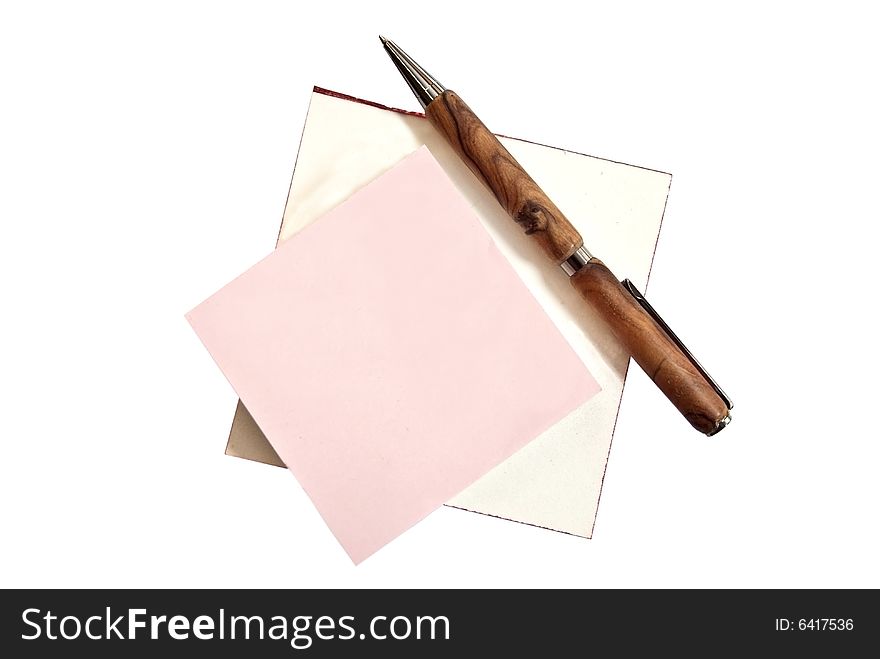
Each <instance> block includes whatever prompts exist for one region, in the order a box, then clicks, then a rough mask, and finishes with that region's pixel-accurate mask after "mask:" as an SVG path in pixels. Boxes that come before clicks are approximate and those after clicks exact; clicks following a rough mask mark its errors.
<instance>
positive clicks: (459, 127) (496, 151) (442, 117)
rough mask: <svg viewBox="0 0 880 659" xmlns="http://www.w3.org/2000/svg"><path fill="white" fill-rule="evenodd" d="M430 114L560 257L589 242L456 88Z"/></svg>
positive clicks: (529, 230) (523, 221)
mask: <svg viewBox="0 0 880 659" xmlns="http://www.w3.org/2000/svg"><path fill="white" fill-rule="evenodd" d="M425 115H426V116H427V117H428V119H429V120H430V121H431V123H432V124H433V125H434V126H435V127H436V128H437V129H438V130H439V131H440V132H441V133H443V135H445V136H446V139H447V140H448V141H449V143H450V144H451V145H452V147H453V148H454V149H455V150H456V151H457V152H458V154H459V156H461V158H462V160H464V162H465V163H466V164H467V166H468V167H469V168H470V169H471V171H472V172H473V173H474V174H476V175H477V177H478V178H480V179H482V181H483V182H484V183H485V184H486V185H487V186H488V187H489V189H490V190H491V191H492V192H493V194H494V195H495V197H496V198H497V199H498V201H499V202H500V203H501V205H502V206H503V207H504V209H505V210H506V211H507V212H508V213H509V214H510V216H511V217H512V218H513V219H514V220H515V221H516V222H517V223H518V224H519V225H520V226H521V227H522V228H523V230H524V231H525V232H526V234H528V235H529V236H531V237H533V238H534V239H535V240H537V241H538V243H539V244H540V245H541V247H542V249H543V250H544V252H545V253H546V254H547V256H549V257H550V258H551V259H553V261H554V262H555V263H557V264H559V263H562V262H563V261H565V260H566V259H567V258H568V257H569V256H571V255H572V254H574V253H575V252H576V251H577V250H578V249H579V248H580V247H581V246H582V245H583V240H582V239H581V236H580V234H579V233H578V232H577V230H576V229H575V228H574V227H573V226H572V225H571V223H570V222H569V221H568V220H567V219H566V218H565V215H563V214H562V211H560V210H559V209H558V208H557V207H556V205H555V204H554V203H553V202H552V201H550V199H549V198H548V197H547V195H546V194H544V191H543V190H541V188H540V187H539V186H538V184H537V183H535V181H534V180H532V178H531V177H530V176H529V175H528V174H527V173H526V171H525V170H524V169H523V168H522V166H521V165H520V164H519V163H518V162H517V161H516V159H515V158H514V157H513V156H512V155H510V152H509V151H508V150H507V149H505V148H504V146H503V145H502V144H501V142H499V141H498V138H497V137H495V135H494V134H493V133H492V131H490V130H489V129H488V128H486V126H485V125H484V124H483V122H482V121H480V120H479V118H478V117H477V116H476V115H475V114H474V113H473V112H472V111H471V109H470V108H469V107H468V106H467V105H466V104H465V102H464V101H462V100H461V98H459V97H458V95H457V94H456V93H455V92H452V91H448V90H447V91H445V92H443V93H442V94H441V95H440V96H438V97H437V98H436V99H434V100H433V101H432V102H431V103H430V104H429V105H428V107H427V108H426V109H425Z"/></svg>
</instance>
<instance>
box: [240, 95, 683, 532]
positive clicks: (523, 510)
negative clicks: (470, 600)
mask: <svg viewBox="0 0 880 659" xmlns="http://www.w3.org/2000/svg"><path fill="white" fill-rule="evenodd" d="M502 142H503V143H504V145H505V146H506V147H507V148H508V149H509V150H510V152H511V153H512V154H513V156H514V157H515V158H517V160H519V162H520V163H521V164H522V165H523V166H524V167H525V168H526V169H527V170H528V171H529V173H530V174H531V175H532V176H533V177H534V178H535V180H536V181H537V182H538V183H539V185H541V186H542V187H543V188H544V190H545V191H546V192H547V194H548V195H549V196H550V197H551V198H552V199H553V200H554V201H555V202H556V204H557V205H558V206H559V207H560V209H562V211H563V212H564V213H565V214H566V216H567V217H568V218H569V219H570V220H571V222H572V223H573V224H574V225H575V227H576V228H577V229H578V230H579V231H580V232H581V235H583V237H584V242H585V244H586V246H587V247H588V248H589V249H590V250H591V251H592V252H593V253H595V254H598V255H600V257H601V258H602V259H603V261H605V263H606V264H608V266H609V267H610V268H611V269H612V270H613V271H614V272H618V273H625V276H627V277H629V278H630V279H631V280H632V281H633V282H634V283H635V284H636V286H638V287H639V288H641V289H642V290H644V288H645V286H646V284H647V279H648V274H649V272H650V268H651V261H652V259H653V254H654V247H655V245H656V242H657V237H658V234H659V230H660V224H661V221H662V218H663V211H664V208H665V205H666V198H667V194H668V191H669V185H670V182H671V178H672V177H671V175H670V174H666V173H663V172H658V171H654V170H650V169H645V168H641V167H634V166H631V165H625V164H621V163H617V162H612V161H609V160H603V159H600V158H594V157H591V156H586V155H582V154H576V153H572V152H570V151H565V150H562V149H556V148H552V147H548V146H543V145H539V144H534V143H531V142H526V141H522V140H517V139H511V138H502ZM423 144H424V145H427V147H428V148H429V149H430V150H431V152H432V154H433V155H434V156H435V157H436V158H437V160H438V161H439V162H440V164H441V165H442V166H443V168H444V170H445V171H446V172H447V174H448V175H449V176H450V178H452V180H453V181H454V183H455V184H456V186H457V187H458V188H459V190H460V191H461V192H462V193H463V194H464V196H465V197H466V198H467V199H468V201H469V202H470V203H471V204H472V206H473V208H474V209H475V211H476V213H477V215H478V216H479V218H480V220H481V221H482V222H483V223H484V224H485V226H486V228H487V230H488V231H489V233H490V234H491V235H492V237H493V238H494V240H495V241H496V243H497V245H498V247H499V249H500V250H501V252H502V254H504V256H505V257H506V258H507V259H508V260H509V261H510V263H511V264H512V265H513V267H514V269H515V270H516V271H517V273H518V274H519V276H520V277H521V278H522V280H523V281H524V282H525V284H526V286H527V287H528V288H529V290H530V291H531V292H532V294H533V295H534V296H535V298H536V299H537V300H538V302H539V303H540V304H541V306H542V307H543V308H544V310H545V311H546V312H547V314H548V315H549V316H550V318H551V319H552V320H553V321H554V323H556V325H557V327H559V329H560V331H561V332H562V334H563V336H565V338H566V339H567V340H568V341H569V343H570V344H571V345H572V347H573V348H574V350H575V352H576V353H577V354H578V356H579V357H580V358H581V359H582V360H583V361H584V363H585V364H586V365H587V367H588V368H589V370H590V372H591V373H593V375H594V376H595V378H596V379H597V381H598V382H599V384H600V385H601V387H602V391H601V392H600V393H599V394H597V395H596V396H594V397H593V398H592V399H590V400H589V401H588V402H587V403H585V404H584V405H582V406H581V407H579V408H578V409H576V410H575V411H574V412H573V413H571V414H570V415H569V416H567V417H566V418H565V419H563V420H562V421H561V422H559V423H557V424H556V425H555V426H553V427H552V428H550V429H548V430H547V431H545V432H544V433H542V434H541V435H540V436H539V437H538V438H537V439H536V440H535V441H533V442H531V443H530V444H528V445H527V446H526V447H525V448H523V449H522V450H520V451H519V452H518V453H516V454H514V455H513V456H512V457H511V458H509V459H508V460H506V461H505V462H504V463H502V464H501V465H499V466H498V467H496V468H495V469H494V470H492V471H491V472H489V473H488V474H486V475H485V476H484V477H483V478H481V479H480V480H479V481H477V482H476V483H474V484H473V485H472V486H471V487H469V488H468V489H467V490H465V491H464V492H462V493H461V494H460V495H458V496H457V497H455V498H454V499H453V500H451V501H449V502H448V504H449V505H452V506H455V507H459V508H463V509H466V510H471V511H474V512H480V513H484V514H488V515H493V516H497V517H502V518H505V519H510V520H513V521H517V522H522V523H526V524H533V525H536V526H541V527H545V528H549V529H553V530H557V531H562V532H566V533H571V534H574V535H578V536H583V537H591V535H592V529H593V525H594V521H595V517H596V511H597V507H598V502H599V495H600V491H601V487H602V479H603V476H604V473H605V465H606V463H607V459H608V452H609V449H610V447H611V439H612V435H613V432H614V424H615V421H616V418H617V410H618V406H619V404H620V397H621V395H622V393H623V382H624V377H625V374H626V368H627V363H628V359H627V356H626V355H625V354H623V352H622V351H621V350H620V349H619V347H618V346H617V345H616V344H615V342H614V341H613V339H612V338H611V336H610V335H609V334H608V332H607V330H605V328H604V327H603V326H602V325H601V323H600V322H599V320H598V319H597V318H595V317H594V316H593V315H592V313H591V312H590V310H589V309H587V307H586V305H584V304H583V302H582V300H581V299H580V298H579V296H578V295H577V293H576V292H575V291H574V290H573V289H572V288H571V287H570V285H569V284H568V282H567V280H566V277H565V275H564V273H563V272H562V271H561V270H560V269H559V268H558V267H556V266H554V265H553V264H550V263H548V262H547V260H546V258H545V257H544V256H543V254H541V253H540V252H539V250H538V248H537V247H536V246H535V245H534V244H532V242H531V241H530V240H529V239H528V237H527V236H525V235H523V234H522V232H521V231H520V229H519V227H518V226H516V224H515V223H513V222H511V221H510V219H509V218H508V217H507V216H506V215H505V213H504V211H503V210H502V209H501V208H500V206H499V205H498V203H497V201H496V200H495V199H494V197H492V195H491V193H489V192H488V190H486V189H485V188H484V187H483V186H482V184H480V183H479V182H478V181H477V180H476V178H475V177H474V176H473V174H471V172H470V171H469V170H468V169H467V167H466V166H465V165H463V164H462V162H461V160H460V159H459V158H458V157H457V156H456V155H455V153H454V152H453V151H452V149H451V148H450V147H449V146H448V145H447V144H446V143H445V142H444V141H443V140H442V138H441V137H440V136H439V134H438V133H437V132H436V131H435V130H434V129H433V128H432V127H431V126H430V125H429V124H428V122H427V121H426V120H425V119H424V118H423V117H422V116H420V115H414V114H411V113H405V112H401V111H396V110H392V109H388V108H384V107H381V106H376V105H375V104H370V103H367V102H363V101H358V100H356V99H352V98H350V97H345V96H343V95H340V94H336V93H335V92H328V91H325V90H321V89H317V88H316V89H315V92H314V93H313V94H312V98H311V103H310V106H309V112H308V116H307V118H306V124H305V128H304V130H303V135H302V141H301V143H300V149H299V154H298V156H297V162H296V167H295V171H294V174H293V178H292V181H291V186H290V194H289V196H288V201H287V206H286V208H285V211H284V217H283V220H282V225H281V231H280V234H279V242H280V241H283V240H285V239H287V238H289V237H290V236H292V235H294V234H295V233H296V232H297V231H299V230H300V229H302V228H303V227H305V226H306V225H308V224H309V223H310V222H312V221H314V220H316V219H318V218H319V217H321V216H322V215H323V214H324V213H326V212H327V211H329V210H330V209H332V208H333V207H335V206H336V205H338V204H339V203H341V202H342V201H344V200H345V199H346V198H348V197H349V196H350V195H351V194H352V193H353V192H355V191H356V190H358V189H360V188H361V187H363V186H364V185H366V184H367V183H368V182H370V181H371V180H373V179H374V178H375V177H376V176H378V175H379V174H381V173H382V172H384V171H386V170H387V169H389V168H391V167H392V166H393V165H394V164H395V163H397V162H398V161H399V160H400V159H401V158H403V157H404V156H406V155H407V154H409V153H411V152H413V151H414V150H416V149H417V148H419V147H420V146H421V145H423ZM414 220H415V218H414ZM415 248H416V249H417V246H416V247H415ZM367 256H368V255H365V258H366V257H367ZM336 265H338V266H339V267H345V264H336ZM425 267H430V263H426V264H425ZM226 453H227V454H228V455H232V456H236V457H241V458H247V459H250V460H256V461H259V462H265V463H267V464H275V465H279V466H282V465H283V463H282V462H281V460H280V458H279V457H278V455H277V454H276V453H275V451H274V450H273V449H272V447H271V446H270V445H269V443H268V441H267V440H266V438H265V437H264V436H263V434H262V432H261V431H260V429H259V427H258V426H257V425H256V423H255V422H254V421H253V419H252V418H251V416H250V414H249V413H248V412H247V410H246V409H245V408H244V406H243V405H242V404H241V402H239V404H238V407H237V409H236V412H235V416H234V419H233V424H232V429H231V432H230V435H229V441H228V444H227V447H226Z"/></svg>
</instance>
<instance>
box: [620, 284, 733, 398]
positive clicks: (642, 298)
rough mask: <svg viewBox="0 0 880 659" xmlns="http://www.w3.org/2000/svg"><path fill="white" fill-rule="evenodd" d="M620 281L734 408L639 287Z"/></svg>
mask: <svg viewBox="0 0 880 659" xmlns="http://www.w3.org/2000/svg"><path fill="white" fill-rule="evenodd" d="M620 283H621V284H623V287H624V288H625V289H626V290H627V292H628V293H629V294H630V295H632V296H633V297H634V298H635V300H636V302H638V303H639V304H640V305H641V307H642V308H643V309H644V310H645V311H647V312H648V314H649V315H650V316H651V318H653V319H654V320H656V321H657V324H658V325H660V327H662V328H663V331H664V332H666V334H667V335H669V338H670V339H672V342H673V343H674V344H675V345H676V346H678V348H679V349H680V350H681V351H682V352H683V353H684V356H685V357H687V358H688V360H690V362H691V364H693V365H694V368H696V369H697V371H699V373H700V375H702V376H703V377H704V378H706V382H708V383H709V384H710V385H711V386H712V388H713V389H714V390H715V393H716V394H718V396H719V398H721V400H723V401H724V404H725V405H727V409H728V410H730V409H733V401H732V400H730V398H729V397H728V396H727V394H726V393H724V390H723V389H721V387H719V386H718V383H717V382H715V380H713V379H712V376H711V375H709V374H708V373H707V372H706V369H705V368H703V366H702V365H701V364H700V362H698V361H697V358H696V357H694V355H693V353H692V352H691V351H690V350H688V349H687V346H686V345H685V344H684V343H682V342H681V339H679V338H678V337H677V336H676V335H675V332H673V331H672V330H671V329H670V327H669V325H667V324H666V321H664V320H663V319H662V318H661V317H660V314H658V313H657V311H656V310H655V309H654V307H652V306H651V304H650V303H649V302H648V301H647V300H646V299H645V296H644V295H642V294H641V293H640V292H639V289H637V288H636V287H635V284H633V283H632V282H631V281H630V280H629V279H624V280H623V281H622V282H620Z"/></svg>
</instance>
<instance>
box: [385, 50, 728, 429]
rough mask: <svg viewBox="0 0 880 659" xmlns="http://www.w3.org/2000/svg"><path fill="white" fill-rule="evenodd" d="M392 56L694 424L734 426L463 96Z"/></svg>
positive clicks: (455, 141)
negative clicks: (463, 99)
mask: <svg viewBox="0 0 880 659" xmlns="http://www.w3.org/2000/svg"><path fill="white" fill-rule="evenodd" d="M379 38H380V39H381V41H382V45H383V46H384V47H385V50H386V52H387V53H388V55H389V56H390V57H391V60H392V61H393V62H394V64H395V66H397V69H398V70H399V71H400V73H401V75H402V76H403V78H404V80H406V82H407V84H408V85H409V87H410V89H412V91H413V93H414V94H415V95H416V98H417V99H418V100H419V102H420V103H421V104H422V107H423V108H424V109H425V116H426V117H427V118H428V120H429V121H430V122H431V123H432V124H433V125H434V127H435V128H437V130H439V131H440V132H441V133H442V134H443V135H444V137H445V138H446V140H447V141H448V142H449V144H450V145H451V146H452V147H453V148H454V149H455V151H456V152H457V153H458V155H459V156H460V157H461V158H462V160H463V161H464V162H465V163H466V164H467V166H468V167H469V168H470V170H471V171H472V172H473V173H474V174H475V175H476V176H477V177H478V178H479V179H480V180H482V181H483V183H485V184H486V186H488V188H489V189H490V190H491V191H492V193H493V194H494V195H495V198H496V199H497V200H498V202H499V203H500V204H501V205H502V206H503V207H504V209H505V210H506V211H507V213H508V214H509V215H510V217H512V218H513V220H514V221H515V222H516V223H517V224H519V225H520V226H521V227H522V228H523V230H524V231H525V233H526V234H527V235H529V236H531V237H532V238H533V239H534V240H536V241H537V242H538V244H539V245H540V246H541V248H542V249H543V251H544V253H545V254H547V256H548V257H549V258H550V259H552V260H553V262H554V263H556V264H557V265H559V266H561V267H562V269H563V270H564V271H565V272H566V274H568V276H569V279H570V281H571V284H572V286H574V287H575V289H577V291H578V292H579V293H580V294H581V296H582V297H583V298H584V300H586V302H587V303H588V304H589V305H590V306H591V307H592V308H593V310H594V311H595V312H596V313H597V314H598V315H599V316H600V317H601V318H602V319H603V320H604V321H605V323H606V324H607V325H608V328H609V329H610V330H611V333H612V334H613V335H614V337H615V338H616V339H617V340H618V341H619V342H620V344H621V345H622V346H623V347H624V349H625V350H626V351H627V352H628V353H629V354H630V355H631V356H632V358H633V359H634V360H635V361H636V363H637V364H638V365H639V366H641V367H642V369H643V370H644V371H645V373H647V374H648V376H649V377H650V378H651V379H652V380H653V381H654V383H655V384H656V385H657V386H658V387H659V388H660V390H661V391H662V392H663V393H664V394H665V395H666V397H667V398H668V399H669V400H670V401H672V404H673V405H675V407H676V408H678V410H679V411H680V412H681V413H682V414H683V415H684V417H685V418H686V419H687V420H688V421H689V422H690V424H691V425H692V426H693V427H694V428H696V429H697V430H699V431H700V432H702V433H705V434H706V435H710V436H711V435H714V434H715V433H717V432H719V431H720V430H721V429H723V428H724V427H725V426H726V425H727V424H728V423H729V422H730V418H731V417H730V408H731V407H733V405H732V403H731V402H730V399H729V398H728V397H727V396H726V394H724V392H723V391H722V390H721V389H720V388H719V387H718V385H717V384H716V383H715V382H714V380H712V378H711V377H709V375H708V373H706V371H705V369H703V367H702V366H701V365H700V364H699V362H697V360H696V359H694V357H693V355H692V354H691V353H690V351H688V349H687V348H686V347H685V346H684V344H683V343H682V342H681V340H680V339H678V337H677V336H675V334H674V333H673V332H672V331H671V330H670V329H669V327H668V326H667V325H666V323H665V322H663V319H662V318H660V317H659V316H658V315H657V313H656V312H655V311H654V309H653V308H652V307H651V306H650V305H649V304H648V303H647V301H646V300H645V299H644V297H643V296H642V295H641V293H639V292H638V291H637V290H636V289H635V287H634V286H633V285H632V283H631V282H629V281H628V280H624V281H623V282H620V281H618V279H617V277H615V276H614V274H613V273H612V272H611V270H609V269H608V267H607V266H606V265H605V264H604V263H602V261H600V260H599V259H597V258H596V257H594V256H593V255H592V254H590V252H589V251H587V249H586V248H585V247H584V241H583V239H582V238H581V236H580V234H579V233H578V232H577V230H576V229H575V228H574V227H573V226H572V225H571V223H570V222H569V221H568V220H567V219H566V217H565V215H563V214H562V211H560V210H559V209H558V208H557V207H556V205H555V204H554V203H553V202H552V201H551V200H550V199H549V198H548V197H547V195H546V194H545V193H544V191H543V190H541V188H540V187H539V186H538V184H537V183H535V181H534V180H533V179H532V178H531V177H530V176H529V175H528V174H527V173H526V171H525V170H524V169H523V168H522V166H521V165H520V164H519V163H518V162H517V161H516V159H515V158H514V157H513V156H512V155H510V153H509V152H508V151H507V149H505V148H504V146H503V145H502V144H501V142H499V141H498V138H497V137H495V135H494V134H493V133H492V131H490V130H489V129H488V128H486V126H485V125H484V124H483V122H482V121H480V119H479V118H478V117H477V115H475V114H474V113H473V111H472V110H471V109H470V108H469V107H468V106H467V105H466V104H465V102H464V101H462V100H461V98H459V96H458V95H457V94H456V93H455V92H453V91H451V90H448V89H446V88H445V87H444V86H443V85H441V84H440V83H439V82H437V80H436V79H435V78H434V77H433V76H431V75H430V74H429V73H428V72H427V71H425V70H424V69H423V68H422V67H421V66H419V65H418V64H417V63H416V62H415V61H414V60H413V59H412V58H411V57H410V56H409V55H407V54H406V53H405V52H404V51H403V50H401V49H400V47H399V46H397V45H396V44H395V43H394V42H393V41H390V40H389V39H386V38H384V37H381V36H380V37H379Z"/></svg>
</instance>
